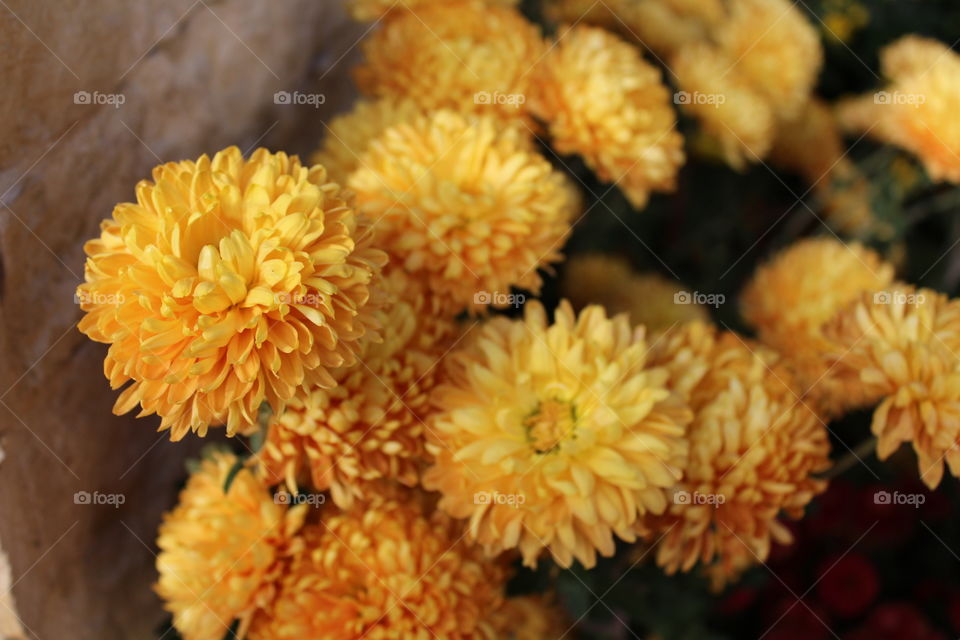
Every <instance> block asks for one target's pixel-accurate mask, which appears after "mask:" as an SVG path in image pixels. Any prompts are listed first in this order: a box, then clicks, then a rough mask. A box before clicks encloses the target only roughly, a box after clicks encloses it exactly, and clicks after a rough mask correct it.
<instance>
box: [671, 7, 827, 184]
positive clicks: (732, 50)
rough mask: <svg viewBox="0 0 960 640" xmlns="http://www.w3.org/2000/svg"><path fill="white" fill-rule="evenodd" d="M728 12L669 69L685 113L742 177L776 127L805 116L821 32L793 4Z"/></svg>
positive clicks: (819, 58)
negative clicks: (801, 114)
mask: <svg viewBox="0 0 960 640" xmlns="http://www.w3.org/2000/svg"><path fill="white" fill-rule="evenodd" d="M727 7H728V8H727V15H726V16H725V18H724V19H722V20H717V21H716V22H715V24H714V25H713V26H712V27H711V29H710V30H709V31H710V33H709V36H710V37H709V38H708V39H706V40H701V41H695V42H690V43H689V44H686V45H685V46H682V47H681V48H680V49H679V50H678V51H677V53H676V54H675V55H674V56H673V57H672V58H671V60H670V67H671V69H673V71H674V73H675V74H676V76H677V82H678V84H679V86H680V88H681V89H682V90H683V92H682V93H680V94H678V95H679V96H680V97H681V99H680V100H679V102H680V103H681V105H682V106H683V108H684V109H685V110H687V111H689V112H690V113H691V114H693V115H694V116H695V117H696V118H697V119H698V120H700V121H701V123H702V124H703V127H704V131H705V132H706V133H707V134H708V135H709V136H710V137H711V138H713V139H714V140H716V141H717V142H718V143H719V144H720V147H721V153H722V155H723V157H724V160H725V161H726V162H727V163H728V164H730V165H731V166H733V167H735V168H737V169H740V168H743V167H744V166H745V165H746V164H747V163H751V162H757V161H758V160H760V159H762V158H764V157H765V156H766V154H767V152H768V151H769V150H770V147H771V145H772V144H773V139H774V134H775V131H776V126H777V121H778V120H781V119H785V120H789V119H791V118H794V117H796V115H797V113H798V112H799V111H800V110H801V109H803V107H804V105H805V103H806V102H807V100H808V99H809V97H810V94H811V92H812V90H813V86H814V84H815V83H816V80H817V75H818V73H819V71H820V66H821V65H822V63H823V51H822V48H821V46H820V40H819V37H818V36H817V32H816V30H815V29H814V28H813V26H812V25H811V24H810V23H809V21H808V20H807V19H806V18H805V17H804V16H803V14H802V12H801V11H800V9H798V8H797V7H796V6H795V5H794V4H793V3H791V2H789V0H733V1H732V2H730V3H728V5H727Z"/></svg>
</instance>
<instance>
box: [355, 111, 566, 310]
mask: <svg viewBox="0 0 960 640" xmlns="http://www.w3.org/2000/svg"><path fill="white" fill-rule="evenodd" d="M348 185H349V187H350V189H352V190H353V191H355V192H356V194H357V208H358V209H359V211H361V212H363V213H364V214H366V215H368V216H369V217H370V218H371V219H372V220H374V221H376V223H375V226H374V231H375V236H376V242H377V245H378V246H380V247H383V248H384V249H386V250H387V251H388V252H389V253H390V255H391V258H392V259H393V260H394V261H395V264H396V265H397V266H398V268H401V269H404V270H405V271H407V272H408V273H409V274H411V275H413V276H414V277H415V278H418V279H420V280H421V281H422V282H423V283H425V285H426V286H427V288H428V289H429V291H430V294H431V295H432V296H434V297H435V298H436V299H437V300H440V301H442V304H443V307H444V308H445V309H447V310H448V311H450V312H451V313H456V312H458V311H461V310H463V309H464V308H468V307H469V308H471V309H474V310H480V309H485V308H486V307H487V305H488V304H491V303H492V304H494V305H499V306H506V305H507V304H509V298H508V295H509V292H510V288H511V287H512V286H514V287H521V288H524V289H530V290H533V291H537V290H538V289H539V287H540V284H541V280H540V276H539V275H538V274H537V269H538V268H540V267H545V266H546V265H549V264H550V263H551V262H556V261H557V260H559V259H560V255H561V254H560V249H561V248H562V247H563V243H564V241H565V240H566V237H567V235H568V234H569V233H570V224H571V222H572V219H573V216H574V215H575V214H576V213H577V212H578V211H579V208H580V197H579V194H578V192H577V191H576V189H575V188H574V186H573V184H572V183H571V181H570V179H569V178H568V177H567V176H566V174H564V173H562V172H560V171H558V170H556V169H554V168H553V167H552V166H551V164H550V163H549V162H547V160H546V159H545V158H544V157H543V156H541V155H540V154H538V153H537V152H536V151H534V150H533V149H532V148H531V146H530V144H529V140H528V139H527V138H526V137H525V136H523V135H522V134H521V133H520V132H519V131H518V130H516V129H515V128H511V127H502V126H500V125H499V124H498V122H497V121H496V120H495V119H494V118H492V117H489V116H486V117H478V118H471V117H467V116H461V115H459V114H456V113H453V112H450V111H439V112H435V113H433V114H431V115H430V116H424V117H421V118H416V119H414V120H413V121H411V122H409V123H404V124H400V125H397V126H395V127H391V128H389V129H387V131H386V132H385V133H384V134H383V136H382V137H380V138H378V139H377V140H376V141H375V142H374V143H373V144H371V145H370V148H369V150H368V152H367V153H366V154H365V155H364V156H363V160H362V162H361V163H360V168H359V169H357V171H355V172H354V173H353V174H352V175H351V177H350V180H349V182H348Z"/></svg>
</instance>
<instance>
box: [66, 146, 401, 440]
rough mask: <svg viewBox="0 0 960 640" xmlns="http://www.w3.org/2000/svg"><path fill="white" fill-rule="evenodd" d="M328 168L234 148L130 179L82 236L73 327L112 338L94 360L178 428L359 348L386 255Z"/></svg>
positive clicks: (237, 423)
mask: <svg viewBox="0 0 960 640" xmlns="http://www.w3.org/2000/svg"><path fill="white" fill-rule="evenodd" d="M370 235H371V234H370V233H369V223H367V222H365V221H363V220H362V219H360V218H358V217H357V215H356V213H355V212H354V210H353V208H351V207H350V206H349V205H348V203H347V202H346V201H345V200H344V197H343V196H342V195H341V193H340V189H339V187H338V186H337V185H336V184H333V183H328V182H327V180H326V172H325V171H324V169H323V167H320V166H316V167H313V168H308V167H305V166H302V165H301V164H300V161H299V160H298V159H297V157H296V156H287V155H286V154H284V153H276V154H271V153H269V152H268V151H267V150H266V149H259V150H257V151H256V152H254V154H253V155H252V156H251V157H250V159H249V160H244V159H243V156H242V155H241V154H240V150H239V149H237V148H236V147H230V148H229V149H226V150H224V151H221V152H219V153H217V154H216V155H215V156H214V157H213V159H212V160H211V159H210V158H209V157H207V156H205V155H204V156H201V157H200V159H199V160H197V161H196V162H192V161H185V162H179V163H175V162H171V163H168V164H165V165H161V166H159V167H157V168H155V169H154V171H153V180H152V181H148V180H144V181H142V182H140V183H139V184H138V185H137V202H136V203H124V204H119V205H117V207H116V208H115V209H114V211H113V217H112V218H110V219H107V220H105V221H104V222H103V223H102V225H101V235H100V237H99V238H97V239H95V240H91V241H89V242H87V244H86V245H85V246H84V250H85V251H86V253H87V264H86V272H85V275H86V283H85V284H82V285H80V287H79V288H78V290H77V297H78V298H79V300H80V302H81V306H82V308H83V310H84V311H86V312H87V314H86V315H85V316H84V318H83V319H82V320H81V321H80V324H79V328H80V330H81V331H82V332H84V333H85V334H87V336H89V337H90V338H92V339H93V340H96V341H97V342H105V343H107V344H109V345H110V349H109V351H108V352H107V358H106V361H105V362H104V372H105V373H106V376H107V378H108V379H109V380H110V385H111V386H112V387H113V388H115V389H116V388H119V387H122V386H124V385H125V384H127V383H130V384H129V386H127V387H126V388H125V389H124V390H123V392H122V393H121V394H120V397H119V398H118V399H117V403H116V405H115V406H114V412H115V413H117V414H122V413H126V412H127V411H130V410H131V409H133V408H134V407H135V406H136V405H138V404H139V405H140V408H141V412H140V415H149V414H151V413H157V414H159V415H160V416H161V417H162V418H163V420H162V422H161V423H160V428H161V429H170V430H171V438H172V439H173V440H179V439H181V438H183V437H184V435H186V434H187V433H188V432H189V431H191V430H193V431H197V432H198V433H199V434H200V435H201V436H202V435H205V434H206V431H207V427H208V426H210V425H217V424H223V423H226V425H227V433H228V435H233V434H234V433H236V432H237V430H238V429H241V428H243V427H247V426H249V425H252V424H253V423H255V421H256V416H257V412H258V410H259V408H260V405H261V404H262V403H263V402H264V401H267V402H269V403H270V404H271V405H272V407H273V408H274V410H279V409H281V408H282V406H283V403H284V402H285V401H287V400H289V399H290V398H291V397H292V396H293V394H294V393H295V392H296V390H297V388H298V387H299V386H300V385H301V384H304V383H308V384H318V385H322V386H331V385H333V384H334V382H333V380H332V379H331V378H330V375H329V373H328V372H327V369H328V368H333V367H341V366H346V365H349V364H351V363H353V362H354V359H355V353H356V351H357V350H358V349H359V348H360V347H361V346H362V344H363V342H364V341H366V340H369V339H371V337H375V336H376V328H377V327H376V323H375V320H374V310H375V309H376V304H374V303H373V302H371V300H375V299H376V295H373V294H372V288H373V287H375V285H376V281H377V279H378V278H379V271H380V268H381V266H382V265H383V264H384V263H385V262H386V255H385V254H384V253H383V252H381V251H378V250H375V249H372V248H371V245H370V242H371V237H370Z"/></svg>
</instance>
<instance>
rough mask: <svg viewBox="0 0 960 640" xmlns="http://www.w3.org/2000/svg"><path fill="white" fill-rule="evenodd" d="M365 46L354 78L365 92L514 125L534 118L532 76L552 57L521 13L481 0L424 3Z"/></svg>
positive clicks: (389, 25)
mask: <svg viewBox="0 0 960 640" xmlns="http://www.w3.org/2000/svg"><path fill="white" fill-rule="evenodd" d="M361 46H362V48H363V52H364V57H365V61H364V63H363V64H361V65H360V66H359V67H357V69H356V72H355V77H356V80H357V84H358V85H359V87H360V90H361V91H362V92H363V93H365V94H367V95H369V96H374V97H393V98H403V97H406V98H409V99H410V100H412V101H413V102H415V103H416V104H418V105H419V106H420V107H421V108H423V109H424V110H435V109H452V110H454V111H459V112H461V113H477V114H486V115H492V116H494V117H497V118H499V119H500V120H507V121H511V120H517V119H523V120H527V119H528V118H527V116H526V113H527V111H526V102H527V98H528V97H529V95H530V90H531V80H532V73H531V71H532V70H533V67H534V66H535V65H536V64H537V61H538V60H540V58H541V57H542V56H543V54H544V52H545V51H546V45H545V43H544V41H543V38H542V37H541V35H540V33H539V31H538V29H537V28H536V27H535V26H534V25H533V24H531V23H530V22H528V21H527V20H526V19H525V18H524V17H523V16H522V15H521V14H520V13H519V12H518V11H517V10H516V9H514V8H512V7H505V6H500V5H496V4H494V5H488V4H485V3H483V2H479V1H477V0H463V1H461V2H441V3H436V2H429V3H427V2H424V3H422V6H420V7H419V8H417V10H416V11H415V12H414V11H410V12H403V13H401V14H400V15H398V16H397V17H396V18H395V19H391V20H390V21H389V22H388V23H387V24H385V25H384V26H383V28H382V29H380V30H378V31H376V32H374V33H373V34H372V35H371V36H370V37H369V38H367V39H366V40H364V41H363V44H362V45H361Z"/></svg>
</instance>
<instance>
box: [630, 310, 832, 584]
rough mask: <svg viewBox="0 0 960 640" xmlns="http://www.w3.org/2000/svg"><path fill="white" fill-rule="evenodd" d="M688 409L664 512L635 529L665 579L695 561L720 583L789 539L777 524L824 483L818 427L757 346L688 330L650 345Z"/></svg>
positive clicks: (699, 328)
mask: <svg viewBox="0 0 960 640" xmlns="http://www.w3.org/2000/svg"><path fill="white" fill-rule="evenodd" d="M653 359H654V362H655V363H656V364H658V365H659V364H662V365H664V366H667V367H668V368H670V370H671V372H672V377H671V385H672V386H674V387H675V388H676V389H678V390H679V391H680V392H681V393H682V394H684V395H685V396H686V397H688V398H689V402H690V406H691V408H692V409H693V411H694V419H693V423H692V424H691V427H690V432H689V442H690V457H689V462H688V463H687V466H686V468H685V470H684V476H683V480H682V481H681V482H680V483H678V484H677V485H676V487H675V491H676V492H675V493H674V495H673V499H672V501H671V505H670V507H669V508H668V510H667V512H666V514H664V515H663V516H656V517H649V516H648V517H646V518H644V519H643V520H642V521H641V526H640V529H641V530H644V531H645V532H647V533H650V534H652V535H653V536H654V537H656V538H659V539H660V543H659V546H658V549H657V562H658V564H660V565H661V566H662V567H664V568H665V570H666V571H667V572H668V573H673V572H675V571H677V570H681V571H689V570H690V569H691V568H693V566H694V565H695V564H696V563H697V562H700V563H702V564H703V565H704V568H705V569H706V570H707V573H708V574H709V575H710V576H711V578H712V579H713V582H714V585H715V586H719V585H721V584H723V583H725V582H727V581H729V580H730V579H731V578H733V577H735V576H736V575H737V574H738V573H739V572H740V571H741V570H742V569H743V568H745V566H746V565H748V564H753V563H754V562H756V561H757V560H758V559H759V561H763V560H765V559H766V558H767V555H768V553H769V551H770V544H771V541H773V540H775V541H777V542H780V543H788V542H790V541H791V535H790V532H789V531H788V529H787V528H786V527H785V526H784V525H783V524H782V523H781V522H780V521H779V520H778V517H779V515H780V514H781V512H783V513H785V514H786V515H788V516H790V517H792V518H799V517H800V516H801V515H802V514H803V510H804V507H805V506H806V505H807V503H808V502H809V501H810V500H811V499H812V498H813V496H814V495H815V494H817V493H819V492H821V491H822V490H823V489H825V488H826V482H825V481H822V480H818V479H816V478H815V477H814V476H813V474H815V473H818V472H821V471H824V470H825V469H827V468H828V467H829V464H830V461H829V457H828V454H829V441H828V438H827V430H826V428H825V427H824V425H823V424H822V423H821V422H820V420H819V418H818V417H817V416H816V414H814V413H813V412H812V411H811V410H810V409H809V408H808V407H807V406H806V405H804V404H803V403H802V402H800V401H799V400H798V397H797V395H796V390H794V389H792V388H791V386H790V385H791V378H790V375H789V372H787V371H786V370H785V369H784V368H783V367H781V366H779V365H777V364H776V362H775V356H774V354H772V353H771V352H769V351H766V350H764V349H763V348H762V347H760V346H759V345H749V346H748V345H746V344H745V343H744V342H742V341H741V339H740V338H738V337H737V336H736V335H734V334H732V333H729V332H727V333H718V332H717V331H716V330H715V329H713V328H712V327H708V326H706V325H703V324H700V323H693V324H691V325H688V326H686V327H685V328H684V329H683V330H680V331H677V332H673V333H671V334H668V335H667V336H666V338H665V339H664V340H662V341H660V342H658V343H657V345H655V347H654V356H653Z"/></svg>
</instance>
